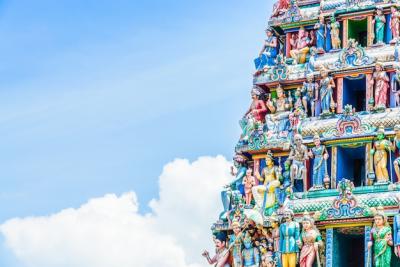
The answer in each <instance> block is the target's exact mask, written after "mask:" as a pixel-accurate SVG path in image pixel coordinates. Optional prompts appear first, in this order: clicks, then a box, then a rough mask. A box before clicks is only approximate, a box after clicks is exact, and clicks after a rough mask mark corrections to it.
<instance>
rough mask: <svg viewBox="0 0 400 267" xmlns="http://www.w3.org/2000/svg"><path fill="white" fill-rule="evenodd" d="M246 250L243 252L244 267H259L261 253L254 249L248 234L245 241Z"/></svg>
mask: <svg viewBox="0 0 400 267" xmlns="http://www.w3.org/2000/svg"><path fill="white" fill-rule="evenodd" d="M243 245H244V249H243V250H242V257H243V267H259V265H260V252H259V251H258V248H256V247H253V244H252V242H251V236H250V235H249V234H246V235H245V237H244V239H243Z"/></svg>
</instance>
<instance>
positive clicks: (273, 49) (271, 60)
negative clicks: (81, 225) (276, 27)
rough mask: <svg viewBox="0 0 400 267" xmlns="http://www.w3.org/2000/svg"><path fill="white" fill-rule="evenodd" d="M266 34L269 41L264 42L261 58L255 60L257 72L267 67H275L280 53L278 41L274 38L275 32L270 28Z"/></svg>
mask: <svg viewBox="0 0 400 267" xmlns="http://www.w3.org/2000/svg"><path fill="white" fill-rule="evenodd" d="M265 32H266V34H267V39H265V41H264V46H263V48H262V49H261V52H260V54H259V57H258V58H256V59H255V60H254V64H255V67H256V69H257V70H262V69H263V68H264V67H265V66H272V65H275V59H276V56H277V55H278V52H279V46H278V39H277V38H276V37H275V36H274V32H273V30H272V29H271V28H268V29H267V30H266V31H265Z"/></svg>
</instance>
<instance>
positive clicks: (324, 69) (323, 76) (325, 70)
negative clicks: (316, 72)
mask: <svg viewBox="0 0 400 267" xmlns="http://www.w3.org/2000/svg"><path fill="white" fill-rule="evenodd" d="M320 72H321V76H322V78H326V77H328V70H327V69H326V68H324V67H321V70H320Z"/></svg>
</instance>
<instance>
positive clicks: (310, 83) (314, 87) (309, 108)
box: [301, 74, 318, 117]
mask: <svg viewBox="0 0 400 267" xmlns="http://www.w3.org/2000/svg"><path fill="white" fill-rule="evenodd" d="M301 90H302V93H303V106H304V110H305V113H306V114H307V116H311V117H314V116H315V102H316V101H317V99H318V84H317V83H315V82H314V75H313V74H308V75H307V81H305V82H304V83H303V88H302V89H301Z"/></svg>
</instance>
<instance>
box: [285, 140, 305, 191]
mask: <svg viewBox="0 0 400 267" xmlns="http://www.w3.org/2000/svg"><path fill="white" fill-rule="evenodd" d="M288 159H289V160H290V161H291V162H292V166H291V167H290V178H291V181H292V184H293V185H294V190H295V191H296V192H303V191H306V188H305V181H306V178H307V170H306V160H308V153H307V147H306V146H305V145H303V137H302V136H301V135H300V134H296V135H295V136H294V143H293V145H292V148H291V150H290V153H289V157H288Z"/></svg>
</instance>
